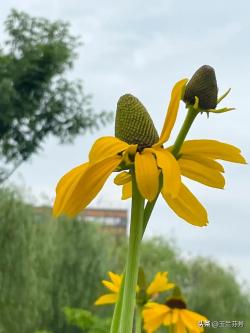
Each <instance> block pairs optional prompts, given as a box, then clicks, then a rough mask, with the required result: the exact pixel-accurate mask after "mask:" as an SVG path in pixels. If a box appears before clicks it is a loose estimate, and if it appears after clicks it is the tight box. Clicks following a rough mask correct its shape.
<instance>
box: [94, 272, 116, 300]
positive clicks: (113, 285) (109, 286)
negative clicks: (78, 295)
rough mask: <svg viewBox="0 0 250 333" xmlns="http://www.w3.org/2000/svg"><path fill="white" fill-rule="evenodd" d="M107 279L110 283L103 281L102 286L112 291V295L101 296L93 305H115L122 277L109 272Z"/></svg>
mask: <svg viewBox="0 0 250 333" xmlns="http://www.w3.org/2000/svg"><path fill="white" fill-rule="evenodd" d="M108 274H109V277H110V279H111V281H106V280H103V281H102V284H103V285H104V286H105V287H106V288H107V289H109V290H110V291H112V293H109V294H105V295H102V296H101V297H99V298H98V299H97V300H96V301H95V305H103V304H113V303H116V301H117V298H118V293H119V290H120V287H121V282H122V275H118V274H115V273H112V272H109V273H108Z"/></svg>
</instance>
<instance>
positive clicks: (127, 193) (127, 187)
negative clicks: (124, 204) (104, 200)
mask: <svg viewBox="0 0 250 333" xmlns="http://www.w3.org/2000/svg"><path fill="white" fill-rule="evenodd" d="M131 197H132V182H129V183H126V184H124V185H123V186H122V200H127V199H129V198H131Z"/></svg>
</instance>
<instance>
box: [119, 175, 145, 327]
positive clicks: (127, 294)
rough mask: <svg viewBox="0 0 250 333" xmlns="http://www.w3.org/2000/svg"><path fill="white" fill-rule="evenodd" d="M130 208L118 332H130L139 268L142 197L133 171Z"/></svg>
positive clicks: (142, 210)
mask: <svg viewBox="0 0 250 333" xmlns="http://www.w3.org/2000/svg"><path fill="white" fill-rule="evenodd" d="M132 187H133V189H132V193H133V195H132V210H131V224H130V236H129V246H128V255H127V264H126V274H125V281H124V294H123V302H122V313H121V321H120V332H122V333H132V329H133V318H134V310H135V298H136V286H137V279H138V270H139V256H140V243H141V239H142V228H143V212H144V199H143V197H142V196H141V194H140V192H139V190H138V188H137V184H136V180H135V175H134V173H133V174H132Z"/></svg>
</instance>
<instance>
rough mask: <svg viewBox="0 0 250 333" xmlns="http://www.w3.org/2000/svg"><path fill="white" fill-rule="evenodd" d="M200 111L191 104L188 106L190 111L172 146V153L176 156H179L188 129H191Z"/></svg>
mask: <svg viewBox="0 0 250 333" xmlns="http://www.w3.org/2000/svg"><path fill="white" fill-rule="evenodd" d="M197 114H198V112H197V111H196V110H195V109H194V108H193V107H192V106H190V107H189V108H188V112H187V115H186V118H185V120H184V123H183V125H182V127H181V130H180V132H179V134H178V136H177V138H176V140H175V143H174V145H173V148H172V151H171V152H172V154H173V155H174V156H175V158H177V157H178V153H179V151H180V149H181V146H182V144H183V142H184V140H185V138H186V136H187V134H188V131H189V130H190V127H191V125H192V124H193V121H194V120H195V117H196V116H197Z"/></svg>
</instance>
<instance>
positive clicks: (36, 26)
mask: <svg viewBox="0 0 250 333" xmlns="http://www.w3.org/2000/svg"><path fill="white" fill-rule="evenodd" d="M5 30H6V32H7V36H8V37H7V40H6V41H5V42H4V43H3V47H2V48H0V92H1V95H0V161H1V167H0V182H1V180H2V181H3V180H4V179H5V178H7V177H8V175H9V174H10V173H11V172H13V171H14V170H15V168H17V167H18V166H19V165H20V164H21V163H22V162H23V161H25V160H27V159H28V158H29V157H30V156H31V155H32V154H34V153H36V152H37V151H38V150H39V148H41V145H42V142H43V141H44V139H45V138H46V137H47V136H48V135H49V134H51V135H54V136H56V137H58V138H59V141H60V142H61V143H64V142H71V141H72V140H73V139H74V138H75V136H76V135H78V134H83V133H84V132H85V131H86V130H87V129H95V128H98V127H99V126H100V125H104V124H105V123H106V122H107V121H109V120H110V118H111V113H107V112H104V111H102V112H101V113H99V114H96V113H94V112H93V110H92V108H91V104H90V96H88V95H86V94H85V93H84V90H83V86H82V83H81V81H73V82H72V81H70V80H69V79H67V77H66V74H67V70H69V69H71V68H72V66H73V61H74V59H75V58H76V56H77V54H76V49H77V47H78V46H79V45H80V43H79V39H78V38H76V37H74V36H72V35H71V34H70V31H69V25H68V24H67V23H64V22H61V21H56V22H50V21H48V20H46V19H44V18H35V17H31V16H29V15H28V14H26V13H23V12H18V11H16V10H12V12H11V13H10V15H9V16H8V17H7V19H6V21H5ZM6 164H7V168H6Z"/></svg>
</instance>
